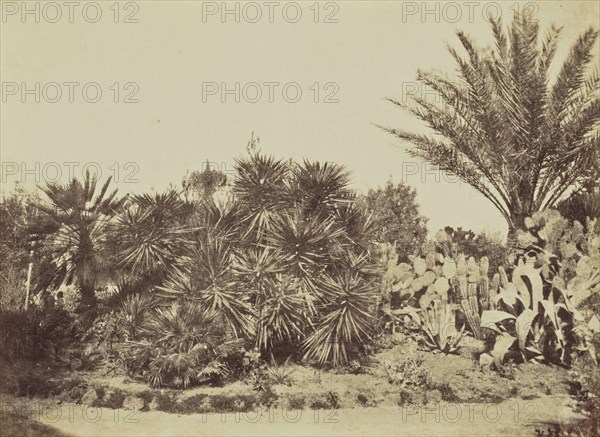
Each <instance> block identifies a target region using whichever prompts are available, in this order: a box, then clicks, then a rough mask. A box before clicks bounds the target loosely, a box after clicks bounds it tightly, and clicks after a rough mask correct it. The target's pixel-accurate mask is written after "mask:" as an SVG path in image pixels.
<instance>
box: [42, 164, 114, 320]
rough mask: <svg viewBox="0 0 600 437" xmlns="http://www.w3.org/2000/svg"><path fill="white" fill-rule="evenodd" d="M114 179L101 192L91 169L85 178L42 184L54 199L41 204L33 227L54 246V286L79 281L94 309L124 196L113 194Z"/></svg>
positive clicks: (84, 297) (89, 306) (83, 296)
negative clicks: (109, 237)
mask: <svg viewBox="0 0 600 437" xmlns="http://www.w3.org/2000/svg"><path fill="white" fill-rule="evenodd" d="M110 181H111V178H108V180H107V181H106V182H105V183H104V185H103V186H102V188H101V189H100V191H99V192H98V193H96V185H97V182H98V180H97V178H96V177H95V176H90V173H89V172H87V173H86V175H85V179H84V181H83V182H80V181H79V180H77V179H76V178H73V179H72V180H71V182H70V183H68V184H66V185H61V184H59V183H48V184H47V185H46V187H45V188H42V187H40V189H41V190H42V191H43V192H44V193H45V194H46V196H48V199H49V200H50V204H42V203H38V204H37V205H36V207H37V208H38V210H39V211H40V215H39V217H38V218H37V220H36V221H35V223H33V224H32V225H31V227H30V234H31V236H32V238H33V239H34V240H36V239H43V240H45V241H46V242H48V243H49V247H50V250H51V251H52V260H53V262H52V271H51V272H50V273H51V275H52V285H54V286H59V285H61V284H67V285H68V284H76V285H77V286H78V287H79V289H80V291H81V305H82V308H85V309H92V310H93V309H94V308H95V303H96V296H95V289H96V285H97V283H98V281H99V280H100V279H101V278H102V277H103V275H105V274H109V272H110V268H109V267H110V266H111V259H110V258H111V257H110V255H109V254H108V253H107V251H105V250H104V249H105V248H106V244H107V228H108V225H109V223H110V222H111V220H112V218H113V217H114V215H115V213H116V211H117V209H118V208H119V206H120V205H121V203H122V201H123V199H121V200H119V199H117V190H114V191H113V192H111V193H110V194H107V193H108V187H109V185H110Z"/></svg>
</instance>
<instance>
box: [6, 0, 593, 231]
mask: <svg viewBox="0 0 600 437" xmlns="http://www.w3.org/2000/svg"><path fill="white" fill-rule="evenodd" d="M26 3H27V5H28V8H29V9H30V10H31V11H33V12H31V13H29V14H25V15H22V12H23V11H22V10H21V9H22V5H23V2H16V3H15V2H2V22H1V23H0V26H1V31H0V35H1V42H0V53H1V55H0V56H1V59H0V61H1V67H0V70H1V71H0V74H1V82H2V104H1V116H0V125H1V126H0V134H1V138H0V146H1V160H2V163H3V164H2V165H3V167H2V188H3V190H6V189H10V188H12V187H13V185H14V182H15V181H16V180H24V181H25V185H26V186H34V185H35V178H36V177H38V178H40V180H41V181H42V182H43V179H44V177H48V178H54V177H55V174H56V169H57V168H58V169H60V171H61V174H62V176H63V178H62V179H63V180H64V181H66V179H67V177H68V174H69V168H71V169H74V170H75V175H77V176H80V175H81V168H82V166H83V165H84V164H86V163H98V165H99V166H100V168H101V170H102V175H103V177H105V176H108V175H111V174H112V175H115V174H117V175H118V177H119V183H118V184H117V185H118V186H119V189H120V191H121V192H122V193H125V192H128V191H130V192H139V191H144V190H148V189H150V188H154V189H158V190H162V189H164V188H166V187H167V185H168V184H169V183H170V182H172V183H174V184H179V183H180V181H181V178H182V176H183V175H184V174H185V173H186V171H188V170H194V169H200V168H201V167H202V165H203V163H204V162H205V161H207V160H208V161H211V162H215V163H225V169H229V170H231V168H232V163H233V158H234V157H236V156H240V155H243V154H244V153H246V152H245V146H246V143H247V142H248V140H249V138H250V134H251V132H253V131H254V132H255V133H256V134H257V135H258V136H260V138H261V146H262V150H263V152H266V153H272V154H274V155H276V156H277V157H280V158H289V157H291V158H295V159H302V158H308V159H311V160H324V161H334V162H337V163H340V164H343V165H345V166H346V167H347V168H348V169H349V170H351V171H352V175H353V187H354V188H356V189H357V190H360V191H363V192H364V191H366V190H367V189H368V188H372V187H377V186H381V185H383V184H384V183H385V182H386V180H387V179H388V178H389V177H390V176H392V177H393V179H394V180H395V181H398V180H400V179H401V178H403V176H402V174H403V172H402V170H403V169H404V170H405V172H404V173H405V176H404V179H405V180H406V181H407V182H408V183H409V184H410V185H412V186H414V187H416V189H417V195H418V197H417V198H418V202H419V204H420V206H421V213H422V214H423V215H425V216H426V217H428V219H429V223H428V229H429V232H430V234H434V233H435V231H436V230H437V229H439V228H441V227H444V226H446V225H450V226H454V227H458V226H462V227H463V228H471V229H473V230H474V231H481V230H483V229H486V230H490V231H500V232H502V233H506V224H505V222H504V220H503V219H502V217H501V216H500V214H499V213H498V212H497V211H496V210H495V209H494V208H493V206H492V205H491V204H490V203H489V202H488V201H487V200H486V199H484V198H483V197H482V196H481V195H480V194H478V193H477V192H475V191H474V190H472V189H471V188H469V187H468V186H465V185H464V184H459V183H454V182H453V180H452V179H450V178H444V177H442V176H440V175H439V174H437V173H435V172H433V171H431V169H430V168H429V167H427V166H425V164H423V163H420V162H416V161H414V160H412V159H411V158H409V157H408V155H407V154H406V153H405V152H403V150H402V147H401V144H400V142H399V141H398V140H396V139H395V138H393V137H392V136H390V135H388V134H386V133H384V132H382V131H381V130H379V129H378V128H376V127H375V126H374V124H381V125H386V126H393V127H402V128H412V129H414V130H415V131H419V132H420V131H422V130H423V127H422V126H421V125H420V124H419V123H418V122H417V121H416V120H415V119H414V118H413V117H411V116H409V115H407V114H403V113H402V111H401V110H399V109H398V108H396V107H395V106H393V105H392V104H390V103H387V102H386V101H384V97H386V96H388V97H392V98H395V99H398V100H402V99H403V98H404V97H405V96H406V94H407V93H409V92H424V91H425V90H423V89H422V88H421V87H420V86H418V85H415V82H414V78H415V75H416V71H417V69H419V68H420V69H424V70H430V69H437V70H441V71H443V72H447V73H450V74H452V73H453V72H454V70H455V66H454V64H453V63H452V60H451V58H450V55H449V54H448V52H447V50H446V45H447V44H448V43H450V44H451V45H454V46H458V41H457V39H456V37H455V31H456V30H458V29H462V30H465V31H467V33H469V34H471V35H473V36H474V37H475V38H476V40H477V41H478V42H479V43H480V44H482V45H487V44H490V43H491V31H490V28H489V23H488V22H487V20H486V19H485V15H484V11H487V12H489V13H492V14H496V13H501V14H502V17H503V18H504V19H505V22H506V21H509V20H510V18H511V14H512V13H513V11H514V10H516V9H517V8H522V7H525V5H528V6H527V7H530V8H533V10H534V13H535V16H536V17H537V18H538V19H539V20H540V23H541V26H542V28H543V29H545V28H547V27H548V26H549V25H550V24H551V23H555V24H557V25H561V26H564V29H563V34H562V39H561V45H560V48H559V51H558V53H557V59H559V60H562V59H564V55H565V53H566V51H567V50H568V49H569V47H570V46H571V44H572V43H573V42H574V41H575V39H576V37H577V35H578V34H580V33H581V32H582V31H583V30H584V29H585V28H587V27H588V26H589V25H596V26H597V25H598V23H599V22H600V2H597V1H590V2H572V1H570V2H560V1H546V2H527V3H517V2H512V1H510V2H500V1H498V2H450V3H447V2H428V3H426V4H425V3H423V2H393V1H385V2H384V1H368V2H367V1H364V2H358V1H354V2H340V1H338V2H321V3H319V4H318V7H315V6H314V2H313V1H310V2H298V3H297V5H298V6H296V4H293V2H285V1H282V2H276V3H278V4H277V5H273V6H272V7H273V15H272V21H273V23H270V22H269V12H270V10H269V8H270V6H269V4H268V2H266V3H265V2H260V1H259V2H255V3H253V4H251V5H246V4H245V3H238V6H237V7H238V8H239V22H236V16H235V13H231V14H228V15H226V16H225V22H222V21H223V20H222V17H221V15H220V12H222V11H220V9H221V6H222V5H221V2H216V3H215V2H200V1H198V2H193V1H137V2H130V3H129V4H127V2H122V3H120V7H119V8H118V10H117V8H115V7H114V6H112V5H113V4H114V2H113V1H99V2H97V3H96V4H97V5H98V6H99V8H100V10H101V11H102V16H101V17H100V18H98V19H97V22H95V23H92V22H91V21H95V20H96V18H95V16H96V13H97V8H96V4H92V5H90V3H93V2H86V1H82V2H77V3H78V4H77V6H76V7H75V8H74V9H73V10H72V11H71V12H72V21H73V22H72V23H71V22H70V17H69V12H70V11H69V8H68V6H65V5H64V4H63V2H61V1H59V2H56V3H55V4H58V8H59V9H57V8H55V7H46V8H45V9H44V2H26ZM36 3H37V4H38V5H39V6H37V7H38V8H39V23H37V22H36V18H37V17H36V12H35V8H36ZM425 5H426V7H427V8H428V11H429V12H428V13H427V11H424V10H423V7H424V6H425ZM53 8H54V9H53ZM228 8H230V9H231V10H235V8H236V3H235V2H231V3H228ZM284 9H285V14H286V15H285V16H284V15H283V10H284ZM298 9H299V10H301V11H302V15H301V17H300V18H299V19H298V21H297V22H295V23H293V22H292V21H294V20H295V17H296V13H297V10H298ZM83 10H85V14H84V13H83ZM203 10H204V17H203ZM317 11H318V17H316V16H315V14H316V12H317ZM116 12H118V16H116ZM257 12H260V13H261V14H262V16H261V17H260V19H258V22H256V23H251V22H250V21H253V20H255V17H256V16H257V15H256V14H257ZM424 12H425V14H424V15H423V13H424ZM58 13H60V14H61V15H60V17H59V16H58V15H57V14H58ZM127 16H129V20H130V21H131V20H137V21H138V22H137V23H135V22H133V23H125V22H123V21H125V20H126V17H127ZM326 17H329V20H330V21H335V20H337V22H331V23H325V22H323V21H324V20H325V19H326ZM115 18H116V19H117V21H119V22H118V23H115V22H114V21H115ZM315 18H317V21H319V22H318V23H315ZM51 21H57V22H55V23H52V22H51ZM595 62H596V63H597V62H598V58H596V60H595ZM53 82H54V83H56V84H58V85H53V84H52V83H53ZM69 82H74V83H76V84H74V85H69V84H68V83H69ZM93 82H95V83H96V84H97V85H90V86H88V87H87V88H86V90H87V94H86V97H87V98H88V99H90V100H93V99H94V97H95V89H96V88H97V87H99V88H100V89H101V90H102V95H101V97H99V101H98V102H96V103H89V102H86V101H85V100H84V96H83V95H82V88H83V86H84V85H86V84H89V83H93ZM130 82H131V83H134V84H135V85H132V84H130V85H129V86H126V85H125V84H127V83H130ZM271 82H275V83H277V85H269V84H268V83H271ZM36 83H39V89H38V90H37V91H36V85H35V84H36ZM65 83H67V84H65ZM114 83H117V84H118V85H117V87H115V86H113V84H114ZM223 83H224V84H225V87H226V88H227V89H232V90H235V84H236V83H239V90H240V91H239V98H240V102H239V103H236V102H235V98H236V96H235V92H234V93H233V94H230V95H225V96H224V97H226V98H227V100H226V101H225V102H222V101H221V100H222V97H221V93H220V91H222V89H223V87H222V86H221V84H223ZM251 83H256V84H258V86H259V88H258V89H260V91H261V92H262V95H261V98H260V99H258V98H257V95H256V91H257V87H256V86H255V85H247V84H251ZM315 83H317V84H318V85H317V86H316V87H315V85H314V84H315ZM15 84H16V85H15ZM214 84H216V85H214ZM285 85H287V87H286V90H287V94H286V95H285V97H287V98H288V100H293V99H294V97H295V93H296V89H298V88H299V89H300V90H301V91H302V95H301V97H300V98H299V101H298V102H296V103H292V102H289V101H286V99H285V98H284V93H283V88H284V86H285ZM136 88H137V91H136ZM24 89H30V90H32V92H31V93H30V94H27V93H25V95H23V94H22V91H23V90H24ZM69 89H73V90H74V94H73V100H74V101H73V102H70V101H69ZM117 89H119V90H120V92H119V93H118V95H116V90H117ZM203 89H204V91H205V92H204V94H203ZM270 89H272V90H273V91H274V93H273V101H272V102H270V101H269V90H270ZM316 89H319V93H318V95H316V94H315V90H316ZM57 90H59V91H60V92H61V93H62V94H61V96H60V97H58V95H57ZM244 90H245V91H246V93H245V94H244V93H243V91H244ZM132 91H136V92H135V95H134V96H133V98H134V99H137V100H138V102H137V103H124V102H123V100H125V99H126V97H127V95H129V94H130V92H132ZM208 91H213V92H215V94H214V95H211V94H209V93H208ZM331 93H333V95H330V94H331ZM328 95H330V99H333V100H337V102H335V101H334V102H331V103H325V102H324V101H325V100H326V97H327V96H328ZM36 97H37V98H39V99H40V102H39V103H36V102H35V99H36ZM115 97H116V98H117V100H118V103H115V102H114V99H115ZM255 98H257V99H258V102H256V103H252V102H251V100H252V99H255ZM315 98H317V103H315V101H314V100H315ZM23 100H25V101H24V102H23ZM52 100H58V101H57V102H56V103H52V102H51V101H52ZM203 100H204V101H203ZM69 162H76V163H79V164H78V166H77V167H73V166H74V165H75V164H64V163H69ZM36 163H39V164H36ZM54 163H55V164H54ZM128 163H135V164H134V165H132V164H128ZM36 165H39V170H37V171H36V170H35V169H36ZM69 166H71V167H69ZM117 169H118V171H117ZM23 170H33V172H32V173H30V174H27V173H23ZM406 170H410V171H411V172H412V173H415V174H413V175H411V176H407V175H406V173H407V172H406ZM132 171H135V174H134V175H131V172H132ZM428 171H429V172H428ZM127 175H130V176H132V179H137V181H138V182H130V183H124V182H123V179H124V177H125V176H127Z"/></svg>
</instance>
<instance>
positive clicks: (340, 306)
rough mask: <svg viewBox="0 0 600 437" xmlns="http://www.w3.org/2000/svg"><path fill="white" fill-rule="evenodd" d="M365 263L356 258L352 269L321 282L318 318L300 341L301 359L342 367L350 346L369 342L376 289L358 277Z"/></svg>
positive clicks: (364, 259) (362, 258)
mask: <svg viewBox="0 0 600 437" xmlns="http://www.w3.org/2000/svg"><path fill="white" fill-rule="evenodd" d="M365 262H366V258H365V257H360V258H359V260H357V264H356V265H355V266H354V268H347V269H346V270H344V271H342V272H339V273H337V274H335V276H333V277H332V276H325V277H324V278H323V279H322V280H321V282H320V284H319V292H320V295H321V296H320V302H319V305H318V310H319V314H322V316H321V317H320V319H318V320H317V322H316V326H315V330H314V331H313V332H312V333H311V334H309V335H308V337H306V339H305V340H304V343H303V344H304V347H305V349H306V353H305V358H308V359H315V360H316V361H317V362H318V363H319V364H321V365H322V364H325V363H326V362H327V361H329V360H331V362H332V364H333V365H334V366H336V365H339V364H343V363H345V362H346V361H347V360H348V352H349V349H350V346H351V345H352V344H364V343H365V342H367V341H369V339H370V338H371V332H372V324H373V322H374V320H375V319H374V316H373V309H374V308H373V307H372V299H373V296H374V294H375V290H376V288H375V286H374V284H373V282H372V281H370V280H368V279H365V277H364V276H363V273H361V268H364V267H365V264H364V263H365ZM370 308H371V309H370Z"/></svg>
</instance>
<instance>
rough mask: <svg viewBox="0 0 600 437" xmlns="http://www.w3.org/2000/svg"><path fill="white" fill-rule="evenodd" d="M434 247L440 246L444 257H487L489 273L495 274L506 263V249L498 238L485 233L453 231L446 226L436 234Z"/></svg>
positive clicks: (458, 229) (459, 228)
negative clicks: (461, 255) (460, 254)
mask: <svg viewBox="0 0 600 437" xmlns="http://www.w3.org/2000/svg"><path fill="white" fill-rule="evenodd" d="M436 245H439V246H442V247H443V249H442V253H444V255H445V256H448V255H451V254H453V255H454V256H456V255H457V254H459V253H462V254H464V255H465V257H467V258H469V257H474V258H475V259H481V258H483V257H484V256H485V257H487V259H488V262H489V266H490V271H492V272H497V271H498V267H500V266H505V264H506V263H507V256H508V248H507V247H506V246H505V245H503V244H502V242H501V241H500V239H499V238H498V237H496V238H494V236H492V235H488V234H486V233H481V234H475V233H474V232H473V231H471V230H467V231H465V230H463V229H462V228H461V227H458V228H457V229H454V228H452V227H450V226H446V227H445V228H444V230H443V232H442V231H439V232H438V233H437V234H436Z"/></svg>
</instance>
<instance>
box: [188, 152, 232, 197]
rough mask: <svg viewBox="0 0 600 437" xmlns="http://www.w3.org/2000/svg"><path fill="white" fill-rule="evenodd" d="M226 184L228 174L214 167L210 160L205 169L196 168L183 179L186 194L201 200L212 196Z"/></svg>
mask: <svg viewBox="0 0 600 437" xmlns="http://www.w3.org/2000/svg"><path fill="white" fill-rule="evenodd" d="M226 184H227V175H225V173H223V172H222V171H220V170H215V169H212V168H211V167H210V163H209V162H208V161H207V162H206V167H205V168H204V169H203V170H201V171H198V170H194V171H192V172H191V173H188V174H187V175H185V176H184V177H183V180H182V181H181V186H182V187H183V192H184V194H185V196H186V197H188V198H189V197H192V198H195V199H197V200H201V201H203V200H206V199H208V198H210V197H211V196H212V195H213V193H214V192H215V191H217V190H218V189H219V188H220V187H223V186H225V185H226Z"/></svg>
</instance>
